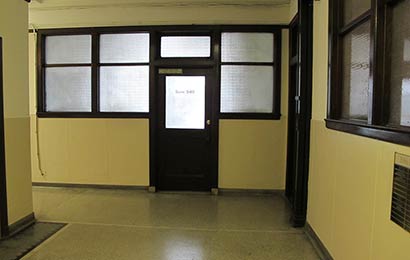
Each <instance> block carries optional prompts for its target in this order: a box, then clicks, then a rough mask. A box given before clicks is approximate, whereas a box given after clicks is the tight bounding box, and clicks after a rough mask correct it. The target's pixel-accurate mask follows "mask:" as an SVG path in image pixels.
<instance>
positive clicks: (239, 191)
mask: <svg viewBox="0 0 410 260" xmlns="http://www.w3.org/2000/svg"><path fill="white" fill-rule="evenodd" d="M218 193H219V194H221V195H224V194H226V195H254V196H261V195H262V196H263V195H265V196H266V195H278V196H284V194H285V191H284V190H263V189H218Z"/></svg>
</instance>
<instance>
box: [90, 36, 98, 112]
mask: <svg viewBox="0 0 410 260" xmlns="http://www.w3.org/2000/svg"><path fill="white" fill-rule="evenodd" d="M99 62H100V35H99V34H98V33H93V34H92V74H91V75H92V91H91V93H92V94H91V98H92V100H91V102H92V112H93V113H97V112H100V90H99V66H98V64H99Z"/></svg>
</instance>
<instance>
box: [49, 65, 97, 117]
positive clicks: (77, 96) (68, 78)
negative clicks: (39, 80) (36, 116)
mask: <svg viewBox="0 0 410 260" xmlns="http://www.w3.org/2000/svg"><path fill="white" fill-rule="evenodd" d="M46 93H47V95H46V99H47V111H50V112H91V68H89V67H62V68H47V69H46Z"/></svg>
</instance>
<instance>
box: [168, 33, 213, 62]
mask: <svg viewBox="0 0 410 260" xmlns="http://www.w3.org/2000/svg"><path fill="white" fill-rule="evenodd" d="M161 57H163V58H194V57H199V58H201V57H202V58H205V57H211V37H210V36H163V37H161Z"/></svg>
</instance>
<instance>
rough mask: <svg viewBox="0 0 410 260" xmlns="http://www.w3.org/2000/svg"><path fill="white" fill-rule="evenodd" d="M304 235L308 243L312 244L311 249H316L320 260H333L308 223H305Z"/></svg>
mask: <svg viewBox="0 0 410 260" xmlns="http://www.w3.org/2000/svg"><path fill="white" fill-rule="evenodd" d="M305 233H306V235H307V236H308V238H309V240H310V242H312V244H313V247H314V248H315V249H316V251H317V253H318V254H319V256H320V259H321V260H333V257H332V255H331V254H330V253H329V251H328V250H327V248H326V247H325V245H324V244H323V243H322V241H321V240H320V238H319V236H318V235H317V234H316V232H315V231H314V230H313V228H312V226H310V225H309V223H308V222H306V225H305Z"/></svg>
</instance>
